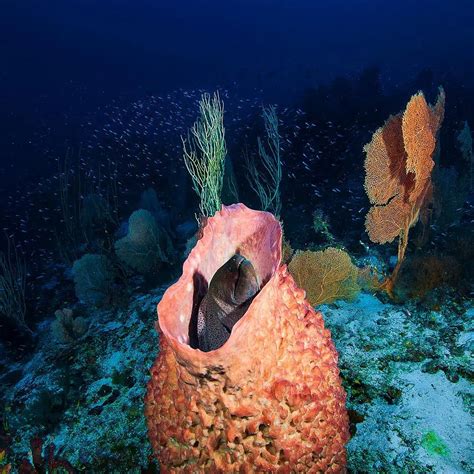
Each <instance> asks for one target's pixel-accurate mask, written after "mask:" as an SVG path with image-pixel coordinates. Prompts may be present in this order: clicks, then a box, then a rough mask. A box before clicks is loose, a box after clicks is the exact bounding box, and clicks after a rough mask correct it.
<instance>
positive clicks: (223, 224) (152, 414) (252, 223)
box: [145, 204, 349, 473]
mask: <svg viewBox="0 0 474 474" xmlns="http://www.w3.org/2000/svg"><path fill="white" fill-rule="evenodd" d="M281 240H282V232H281V227H280V224H279V222H278V221H277V220H276V219H275V218H274V217H273V216H272V215H271V214H269V213H267V212H261V211H254V210H251V209H249V208H247V207H246V206H244V205H243V204H235V205H232V206H228V207H224V206H223V207H222V210H221V211H220V212H218V213H216V215H215V216H214V217H212V218H210V219H209V220H208V222H207V225H206V227H205V228H204V231H203V235H202V238H201V239H200V240H199V241H198V243H197V244H196V247H195V248H194V249H193V250H192V252H191V253H190V255H189V257H188V259H187V260H186V262H185V263H184V266H183V274H182V276H181V278H180V279H179V280H178V282H177V283H175V284H174V285H172V286H171V287H170V288H169V289H168V290H167V291H166V292H165V294H164V296H163V298H162V300H161V302H160V303H159V305H158V324H157V330H158V333H159V338H160V352H159V355H158V357H157V359H156V362H155V364H154V365H153V367H152V369H151V380H150V382H149V384H148V391H147V395H146V401H145V404H146V417H147V423H148V431H149V436H150V440H151V443H152V446H153V449H154V452H155V453H156V455H157V457H158V459H159V462H160V466H161V469H162V472H185V473H194V472H262V471H263V472H305V473H311V472H325V473H332V472H344V471H345V464H346V453H345V444H346V442H347V441H348V439H349V429H348V417H347V412H346V408H345V400H346V395H345V392H344V390H343V388H342V385H341V380H340V377H339V371H338V368H337V352H336V349H335V347H334V344H333V342H332V340H331V334H330V332H329V331H328V330H327V329H325V328H324V322H323V318H322V316H321V313H320V312H315V311H314V309H313V308H312V307H311V306H310V304H309V303H308V302H307V301H306V300H305V293H304V291H303V290H301V289H300V288H298V287H297V286H296V284H295V282H294V280H293V278H292V277H291V275H290V274H289V273H288V270H287V268H286V266H285V265H283V266H281ZM236 253H239V254H241V255H242V256H244V257H245V258H247V259H248V260H250V261H251V262H252V264H253V266H254V268H255V271H256V273H257V276H258V281H259V282H260V285H261V289H260V292H259V293H258V294H257V296H256V297H255V298H254V299H253V301H252V303H251V304H250V306H249V308H248V310H247V312H246V313H245V314H244V316H243V317H242V318H241V319H240V320H239V321H238V322H237V324H236V325H235V326H234V327H233V329H232V333H231V336H230V338H229V339H228V340H227V342H225V344H224V345H223V346H221V347H220V348H218V349H216V350H213V351H210V352H202V351H200V350H199V349H194V348H192V347H191V345H190V321H191V319H192V316H193V315H194V314H195V313H196V311H197V308H198V304H199V301H200V299H201V298H202V296H203V294H204V293H205V291H206V284H208V283H209V282H210V280H211V278H212V276H213V275H214V273H215V272H216V270H218V269H219V268H220V267H221V266H222V265H223V264H224V263H225V262H226V261H228V260H229V258H231V257H232V256H233V255H234V254H236Z"/></svg>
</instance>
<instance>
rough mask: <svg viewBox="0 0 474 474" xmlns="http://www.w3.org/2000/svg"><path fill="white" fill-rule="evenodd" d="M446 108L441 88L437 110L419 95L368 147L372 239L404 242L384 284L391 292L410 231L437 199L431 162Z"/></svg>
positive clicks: (367, 186) (368, 223) (367, 187)
mask: <svg viewBox="0 0 474 474" xmlns="http://www.w3.org/2000/svg"><path fill="white" fill-rule="evenodd" d="M444 103H445V94H444V91H443V89H441V88H440V92H439V95H438V100H437V102H436V105H435V106H430V105H428V103H427V102H426V99H425V97H424V95H423V93H422V92H419V93H418V94H415V95H414V96H412V98H411V99H410V101H409V102H408V104H407V106H406V109H405V111H404V112H403V114H402V113H400V114H398V115H396V116H391V117H390V118H389V119H388V120H387V122H386V123H385V124H384V126H383V127H381V128H379V129H378V130H377V131H376V132H375V133H374V134H373V136H372V140H371V141H370V143H368V144H367V145H366V146H365V147H364V151H365V152H366V159H365V164H364V167H365V173H366V175H365V190H366V192H367V195H368V197H369V199H370V202H371V204H372V207H371V208H370V210H369V212H368V214H367V217H366V221H365V227H366V230H367V233H368V234H369V238H370V240H372V242H376V243H380V244H384V243H387V242H392V241H393V240H394V239H395V238H397V237H399V242H398V261H397V265H396V266H395V269H394V271H393V273H392V275H391V276H390V277H389V278H388V279H387V280H386V282H385V284H384V287H385V289H387V290H388V291H389V292H391V290H392V288H393V284H394V283H395V280H396V278H397V275H398V272H399V270H400V266H401V264H402V262H403V259H404V256H405V251H406V247H407V244H408V232H409V229H410V228H411V227H412V226H413V225H415V223H416V222H417V221H418V218H419V215H420V211H422V210H423V209H424V208H425V207H426V206H427V205H428V204H429V201H430V199H431V196H432V185H431V172H432V170H433V167H434V161H433V158H432V156H433V153H434V151H435V148H436V137H437V133H438V130H439V127H440V126H441V122H442V120H443V117H444Z"/></svg>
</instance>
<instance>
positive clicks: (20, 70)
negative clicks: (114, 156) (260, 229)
mask: <svg viewBox="0 0 474 474" xmlns="http://www.w3.org/2000/svg"><path fill="white" fill-rule="evenodd" d="M473 25H474V2H473V1H472V0H456V1H446V0H445V1H441V0H416V1H415V0H412V1H410V0H399V1H396V2H385V1H378V0H377V1H367V0H366V1H363V0H331V1H326V2H322V1H318V0H279V1H274V0H273V1H271V0H238V1H237V0H226V1H222V0H221V1H216V0H204V1H191V0H173V1H160V0H158V1H151V0H141V1H131V0H129V1H118V0H116V1H113V0H101V1H97V0H94V1H91V0H83V1H77V0H68V1H63V0H61V1H57V0H47V1H41V2H40V1H31V0H29V1H18V0H3V1H2V2H1V14H0V59H1V62H0V130H1V132H0V158H1V167H0V169H2V170H9V171H8V172H7V175H8V176H9V177H11V178H15V177H17V176H19V175H24V174H25V173H27V174H28V173H30V174H34V173H35V172H36V170H38V169H41V167H42V165H43V161H42V160H43V159H44V158H43V157H41V156H40V155H41V149H42V147H43V148H45V147H46V144H47V145H48V146H52V145H53V144H54V145H59V146H61V144H62V143H64V142H65V141H67V140H71V139H74V136H75V135H76V134H77V127H78V124H79V123H81V122H82V121H83V119H84V114H86V113H88V112H91V111H93V110H94V109H95V108H96V107H97V106H99V105H101V104H107V103H109V102H110V101H111V100H112V99H114V98H123V97H127V96H130V97H133V98H137V97H140V96H142V95H145V94H148V93H161V92H163V91H166V90H171V89H176V88H180V87H183V88H189V87H208V88H210V89H214V88H216V87H217V86H228V85H229V84H232V83H234V82H236V83H238V84H239V87H241V88H242V89H253V88H262V89H264V91H265V94H266V95H267V96H269V97H271V98H272V99H274V100H277V101H278V102H279V103H288V102H290V101H292V100H295V99H297V98H298V97H299V96H300V95H301V94H302V91H303V90H304V88H306V87H308V86H311V85H316V84H318V83H321V82H325V81H329V80H331V79H333V78H334V77H336V76H338V75H345V76H348V77H353V76H354V75H356V74H357V73H359V72H360V71H361V70H362V69H363V68H365V67H367V66H371V65H377V66H378V67H380V68H381V70H382V72H383V79H384V81H385V83H386V84H387V85H391V86H396V85H397V84H398V83H400V82H403V81H406V80H408V79H409V78H412V77H413V76H414V75H416V74H417V73H418V72H419V71H420V70H422V69H423V68H426V67H428V68H430V69H431V70H433V71H434V72H435V74H441V75H446V74H450V75H452V76H455V77H457V78H458V79H459V80H460V81H461V82H462V81H472V80H473V79H472V78H474V65H473V61H472V50H473V47H474V27H473ZM13 165H14V167H12V166H13ZM15 181H16V180H15V179H8V180H7V182H4V180H3V179H2V183H1V184H0V189H1V188H3V189H5V187H9V186H11V185H13V184H15Z"/></svg>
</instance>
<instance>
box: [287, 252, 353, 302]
mask: <svg viewBox="0 0 474 474" xmlns="http://www.w3.org/2000/svg"><path fill="white" fill-rule="evenodd" d="M288 269H289V270H290V273H291V274H292V276H293V278H294V279H295V281H296V283H297V285H298V286H300V287H301V288H303V289H304V290H305V291H306V298H307V299H308V301H309V302H310V303H311V304H312V305H313V306H317V305H320V304H324V303H331V302H332V301H335V300H337V299H352V298H353V297H354V296H356V295H357V293H358V292H359V290H360V287H359V284H358V283H357V276H358V269H357V267H356V266H355V265H354V264H353V263H352V261H351V258H350V256H349V255H348V254H347V253H346V252H344V251H343V250H340V249H336V248H332V247H329V248H327V249H326V250H323V251H318V252H313V251H311V250H307V251H304V252H298V253H297V254H296V255H295V256H294V257H293V259H292V260H291V262H290V264H289V265H288Z"/></svg>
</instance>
